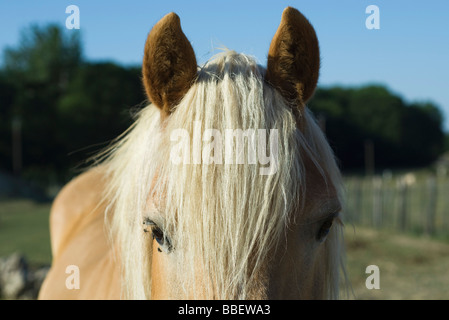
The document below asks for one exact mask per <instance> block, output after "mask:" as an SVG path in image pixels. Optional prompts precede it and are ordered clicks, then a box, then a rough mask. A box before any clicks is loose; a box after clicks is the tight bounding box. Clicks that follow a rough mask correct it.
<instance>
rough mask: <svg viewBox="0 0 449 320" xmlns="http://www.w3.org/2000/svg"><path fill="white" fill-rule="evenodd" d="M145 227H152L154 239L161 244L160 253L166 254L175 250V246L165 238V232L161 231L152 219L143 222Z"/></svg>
mask: <svg viewBox="0 0 449 320" xmlns="http://www.w3.org/2000/svg"><path fill="white" fill-rule="evenodd" d="M143 223H144V224H145V225H148V226H150V227H151V233H152V236H153V239H154V240H156V242H157V243H158V244H159V246H160V247H159V248H158V251H159V252H163V251H164V252H166V253H170V252H171V251H172V250H173V246H172V245H171V243H170V240H169V239H168V238H167V237H166V236H165V234H164V232H163V231H162V230H161V228H159V227H158V225H157V224H156V223H154V221H152V220H150V219H148V218H147V219H145V220H144V222H143ZM144 231H145V232H148V230H147V229H144Z"/></svg>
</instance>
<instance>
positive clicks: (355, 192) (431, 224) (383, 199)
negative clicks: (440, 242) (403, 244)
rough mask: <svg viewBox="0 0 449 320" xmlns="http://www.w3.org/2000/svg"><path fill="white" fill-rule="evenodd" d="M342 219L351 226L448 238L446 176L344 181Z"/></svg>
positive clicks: (448, 178) (448, 180) (448, 184)
mask: <svg viewBox="0 0 449 320" xmlns="http://www.w3.org/2000/svg"><path fill="white" fill-rule="evenodd" d="M345 189H346V199H345V220H346V221H347V222H349V223H352V224H354V225H363V226H369V227H373V228H385V229H392V230H396V231H402V232H413V233H418V234H428V235H432V236H433V235H446V236H447V235H449V176H448V175H447V174H446V173H439V174H420V175H417V174H413V173H408V174H405V175H401V176H393V175H392V174H390V173H386V174H383V175H381V176H373V177H365V178H361V177H346V178H345Z"/></svg>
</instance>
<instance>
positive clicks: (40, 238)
mask: <svg viewBox="0 0 449 320" xmlns="http://www.w3.org/2000/svg"><path fill="white" fill-rule="evenodd" d="M49 212H50V204H36V203H33V202H31V201H27V200H10V201H2V202H0V256H4V255H8V254H11V253H13V252H15V251H19V252H22V253H23V254H25V256H26V257H27V259H28V260H29V261H30V263H31V264H49V263H50V262H51V252H50V237H49V230H48V217H49ZM345 236H346V243H347V269H348V276H349V279H350V281H351V284H352V287H353V291H354V294H355V298H356V299H449V242H448V241H441V240H436V239H430V238H425V237H417V236H406V235H401V234H398V233H392V232H388V231H377V230H374V229H371V228H362V227H357V226H356V227H352V226H351V225H347V226H346V230H345ZM368 265H377V266H378V267H379V270H380V289H379V290H376V289H372V290H368V289H367V288H366V286H365V281H366V278H367V277H368V276H369V274H366V273H365V269H366V267H367V266H368Z"/></svg>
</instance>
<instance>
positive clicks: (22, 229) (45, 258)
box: [0, 200, 51, 264]
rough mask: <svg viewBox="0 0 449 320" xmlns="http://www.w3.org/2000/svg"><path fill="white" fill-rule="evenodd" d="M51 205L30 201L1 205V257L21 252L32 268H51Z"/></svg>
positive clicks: (17, 201) (3, 203) (16, 201)
mask: <svg viewBox="0 0 449 320" xmlns="http://www.w3.org/2000/svg"><path fill="white" fill-rule="evenodd" d="M50 205H51V204H48V203H46V204H39V203H35V202H33V201H30V200H7V201H1V202H0V256H5V255H9V254H11V253H13V252H16V251H18V252H20V253H22V254H24V255H25V256H26V258H27V259H28V260H29V261H30V263H32V264H50V262H51V249H50V234H49V213H50Z"/></svg>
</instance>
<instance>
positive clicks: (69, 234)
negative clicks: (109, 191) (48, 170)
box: [39, 169, 120, 299]
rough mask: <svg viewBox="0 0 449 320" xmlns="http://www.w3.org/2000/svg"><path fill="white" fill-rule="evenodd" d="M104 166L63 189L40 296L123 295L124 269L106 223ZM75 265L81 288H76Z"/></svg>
mask: <svg viewBox="0 0 449 320" xmlns="http://www.w3.org/2000/svg"><path fill="white" fill-rule="evenodd" d="M104 183H105V181H104V177H103V173H102V172H101V169H92V170H90V171H88V172H86V173H84V174H81V175H80V176H78V177H77V178H75V179H74V180H73V181H71V182H70V183H69V184H67V185H66V186H65V187H64V188H63V189H62V190H61V192H60V193H59V195H58V196H57V198H56V200H55V201H54V204H53V207H52V210H51V214H50V234H51V247H52V255H53V262H52V267H51V269H50V272H49V274H48V275H47V278H46V279H45V281H44V283H43V285H42V288H41V291H40V293H39V299H119V298H120V274H119V268H118V265H119V263H117V262H116V261H115V258H116V257H115V256H114V254H113V251H112V246H111V245H110V243H109V242H108V236H107V230H105V224H104V212H105V206H102V205H99V203H100V202H101V197H102V195H101V191H102V190H103V189H104ZM71 265H74V266H76V267H78V270H79V289H70V288H71V286H70V284H69V285H68V286H67V285H66V281H70V279H69V278H70V277H71V276H72V275H74V273H73V272H69V273H66V270H67V267H68V266H71Z"/></svg>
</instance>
